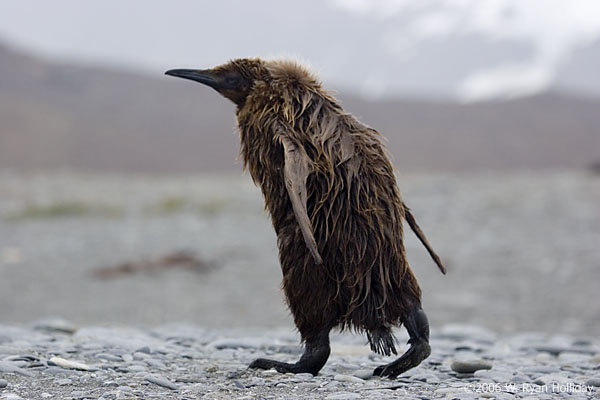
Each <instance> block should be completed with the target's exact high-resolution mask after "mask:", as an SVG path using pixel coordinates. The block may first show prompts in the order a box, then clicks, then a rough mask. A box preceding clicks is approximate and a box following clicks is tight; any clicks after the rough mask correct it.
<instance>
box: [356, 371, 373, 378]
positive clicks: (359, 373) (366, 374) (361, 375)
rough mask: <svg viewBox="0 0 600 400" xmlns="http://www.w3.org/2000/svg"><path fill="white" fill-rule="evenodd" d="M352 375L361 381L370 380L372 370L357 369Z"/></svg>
mask: <svg viewBox="0 0 600 400" xmlns="http://www.w3.org/2000/svg"><path fill="white" fill-rule="evenodd" d="M352 375H353V376H355V377H357V378H360V379H362V380H367V379H371V378H372V377H373V370H372V369H359V370H356V371H353V372H352Z"/></svg>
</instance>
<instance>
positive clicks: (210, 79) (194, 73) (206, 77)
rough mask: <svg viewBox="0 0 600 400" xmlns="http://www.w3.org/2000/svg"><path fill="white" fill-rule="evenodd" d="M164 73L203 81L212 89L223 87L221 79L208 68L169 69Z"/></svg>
mask: <svg viewBox="0 0 600 400" xmlns="http://www.w3.org/2000/svg"><path fill="white" fill-rule="evenodd" d="M165 75H170V76H176V77H178V78H183V79H190V80H192V81H196V82H200V83H203V84H205V85H207V86H210V87H212V88H214V89H219V88H221V87H223V83H224V82H223V80H222V79H220V78H219V77H218V76H216V75H215V73H214V72H213V71H212V70H210V69H170V70H168V71H167V72H165Z"/></svg>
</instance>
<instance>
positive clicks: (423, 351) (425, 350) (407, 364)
mask: <svg viewBox="0 0 600 400" xmlns="http://www.w3.org/2000/svg"><path fill="white" fill-rule="evenodd" d="M429 354H431V348H430V347H429V343H427V342H421V343H416V344H412V345H411V346H410V348H409V349H408V350H407V352H406V353H404V354H403V355H402V357H400V358H398V359H397V360H396V361H393V362H391V363H389V364H386V365H380V366H379V367H377V368H375V371H373V375H375V376H387V377H388V378H391V379H394V378H396V377H397V376H398V375H400V374H402V373H404V372H406V371H408V370H409V369H411V368H414V367H416V366H417V365H419V364H421V361H423V360H424V359H426V358H427V357H429Z"/></svg>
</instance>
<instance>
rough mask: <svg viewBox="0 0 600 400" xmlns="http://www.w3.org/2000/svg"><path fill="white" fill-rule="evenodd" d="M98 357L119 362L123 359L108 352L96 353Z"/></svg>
mask: <svg viewBox="0 0 600 400" xmlns="http://www.w3.org/2000/svg"><path fill="white" fill-rule="evenodd" d="M96 358H97V359H100V360H105V361H117V362H122V361H123V359H122V358H121V357H119V356H115V355H112V354H108V353H98V354H96Z"/></svg>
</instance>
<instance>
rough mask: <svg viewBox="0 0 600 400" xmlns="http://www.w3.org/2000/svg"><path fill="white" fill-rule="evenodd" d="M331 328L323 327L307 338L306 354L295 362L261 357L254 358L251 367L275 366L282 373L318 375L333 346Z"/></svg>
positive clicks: (265, 367) (268, 367)
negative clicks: (330, 340)
mask: <svg viewBox="0 0 600 400" xmlns="http://www.w3.org/2000/svg"><path fill="white" fill-rule="evenodd" d="M329 331H330V328H327V329H323V330H321V331H320V332H318V333H317V334H316V335H314V336H312V337H309V338H306V340H305V345H304V354H302V357H300V360H298V362H296V363H295V364H290V363H284V362H281V361H275V360H267V359H265V358H259V359H257V360H254V361H253V362H252V363H251V364H250V366H249V368H260V369H271V368H275V369H276V370H277V371H279V372H281V373H286V372H291V373H293V374H300V373H305V372H308V373H311V374H313V375H318V373H319V371H320V370H321V368H323V365H325V363H326V362H327V359H328V358H329V353H330V352H331V348H330V347H329Z"/></svg>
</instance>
